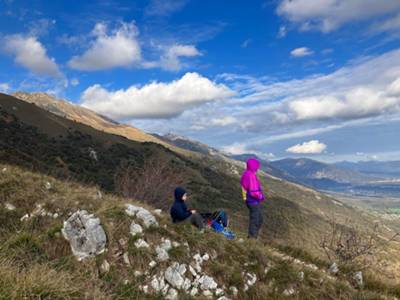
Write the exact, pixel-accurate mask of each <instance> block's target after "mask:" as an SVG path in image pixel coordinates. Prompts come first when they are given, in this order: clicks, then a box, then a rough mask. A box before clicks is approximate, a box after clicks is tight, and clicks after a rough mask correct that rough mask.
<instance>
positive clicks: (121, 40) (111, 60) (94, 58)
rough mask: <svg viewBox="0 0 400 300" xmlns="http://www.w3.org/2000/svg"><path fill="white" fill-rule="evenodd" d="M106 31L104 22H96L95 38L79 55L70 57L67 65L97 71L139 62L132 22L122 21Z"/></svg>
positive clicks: (137, 43) (136, 32)
mask: <svg viewBox="0 0 400 300" xmlns="http://www.w3.org/2000/svg"><path fill="white" fill-rule="evenodd" d="M108 31H109V30H108V28H107V25H106V24H104V23H97V24H96V26H95V27H94V29H93V31H92V35H93V36H94V37H95V40H94V41H93V42H92V43H91V45H90V47H89V49H87V50H86V52H85V53H83V54H82V55H80V56H74V57H72V59H71V60H70V61H69V62H68V65H69V66H70V67H71V68H73V69H77V70H83V71H97V70H105V69H111V68H115V67H131V66H133V65H135V64H136V65H137V64H139V63H140V62H141V49H140V45H139V42H138V41H137V35H138V30H137V28H136V25H135V24H134V22H131V23H124V22H122V23H121V25H120V27H118V28H116V29H114V30H112V31H111V32H108Z"/></svg>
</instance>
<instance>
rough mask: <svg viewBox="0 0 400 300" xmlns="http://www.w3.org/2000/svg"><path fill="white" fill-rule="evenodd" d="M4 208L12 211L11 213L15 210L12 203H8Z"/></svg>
mask: <svg viewBox="0 0 400 300" xmlns="http://www.w3.org/2000/svg"><path fill="white" fill-rule="evenodd" d="M4 207H5V208H6V209H7V210H10V211H13V210H15V206H14V205H12V204H11V203H8V202H7V203H5V204H4Z"/></svg>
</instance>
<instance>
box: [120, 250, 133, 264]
mask: <svg viewBox="0 0 400 300" xmlns="http://www.w3.org/2000/svg"><path fill="white" fill-rule="evenodd" d="M122 258H123V259H124V263H125V264H126V265H127V266H130V265H131V262H130V260H129V255H128V252H125V253H124V255H122Z"/></svg>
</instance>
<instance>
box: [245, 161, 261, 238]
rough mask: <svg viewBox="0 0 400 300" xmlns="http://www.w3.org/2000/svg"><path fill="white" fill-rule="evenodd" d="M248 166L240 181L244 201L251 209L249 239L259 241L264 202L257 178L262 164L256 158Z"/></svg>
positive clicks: (248, 162)
mask: <svg viewBox="0 0 400 300" xmlns="http://www.w3.org/2000/svg"><path fill="white" fill-rule="evenodd" d="M246 164H247V168H246V170H245V171H244V173H243V175H242V177H241V179H240V184H241V186H242V194H243V200H244V201H246V205H247V208H248V209H249V231H248V238H249V239H257V238H258V234H259V232H260V228H261V225H262V224H263V216H262V204H261V203H262V201H264V194H263V191H262V189H261V184H260V180H259V179H258V177H257V171H258V169H259V168H260V162H259V161H258V160H257V159H256V158H249V159H248V160H247V163H246Z"/></svg>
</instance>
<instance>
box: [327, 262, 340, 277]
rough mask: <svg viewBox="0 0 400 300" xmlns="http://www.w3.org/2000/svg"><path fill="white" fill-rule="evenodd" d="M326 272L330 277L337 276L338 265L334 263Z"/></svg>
mask: <svg viewBox="0 0 400 300" xmlns="http://www.w3.org/2000/svg"><path fill="white" fill-rule="evenodd" d="M328 272H329V273H330V274H331V275H337V274H338V273H339V267H338V265H337V264H336V263H335V262H334V263H333V264H332V265H331V266H330V267H329V270H328Z"/></svg>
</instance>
